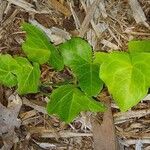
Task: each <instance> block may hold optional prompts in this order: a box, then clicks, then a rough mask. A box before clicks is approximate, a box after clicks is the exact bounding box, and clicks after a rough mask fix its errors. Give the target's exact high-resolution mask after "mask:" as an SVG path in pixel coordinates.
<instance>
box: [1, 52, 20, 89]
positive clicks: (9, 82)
mask: <svg viewBox="0 0 150 150" xmlns="http://www.w3.org/2000/svg"><path fill="white" fill-rule="evenodd" d="M18 67H19V66H18V64H17V62H16V61H15V60H14V59H13V58H12V57H11V56H10V55H8V54H7V55H0V84H2V85H5V86H8V87H13V86H15V85H16V84H17V78H16V76H15V75H14V71H15V70H16V69H17V68H18Z"/></svg>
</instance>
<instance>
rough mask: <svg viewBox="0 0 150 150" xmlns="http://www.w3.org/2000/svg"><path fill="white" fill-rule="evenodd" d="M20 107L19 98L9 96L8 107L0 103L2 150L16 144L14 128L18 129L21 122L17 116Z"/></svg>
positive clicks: (6, 149)
mask: <svg viewBox="0 0 150 150" xmlns="http://www.w3.org/2000/svg"><path fill="white" fill-rule="evenodd" d="M21 106H22V101H21V99H20V97H19V96H18V95H17V96H14V95H11V96H10V97H9V102H8V107H5V106H3V105H2V104H1V103H0V136H2V139H3V144H4V146H3V147H2V149H4V150H9V149H11V147H12V146H13V143H15V142H16V140H17V136H16V135H15V132H14V129H15V127H17V128H19V127H20V124H21V121H20V120H19V119H18V114H19V111H20V108H21Z"/></svg>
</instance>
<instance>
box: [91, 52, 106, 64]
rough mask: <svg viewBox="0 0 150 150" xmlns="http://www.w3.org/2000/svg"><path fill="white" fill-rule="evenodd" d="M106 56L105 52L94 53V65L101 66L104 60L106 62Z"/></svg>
mask: <svg viewBox="0 0 150 150" xmlns="http://www.w3.org/2000/svg"><path fill="white" fill-rule="evenodd" d="M107 57H108V54H107V53H105V52H95V53H94V63H95V64H100V65H101V64H102V63H103V62H104V61H105V60H107Z"/></svg>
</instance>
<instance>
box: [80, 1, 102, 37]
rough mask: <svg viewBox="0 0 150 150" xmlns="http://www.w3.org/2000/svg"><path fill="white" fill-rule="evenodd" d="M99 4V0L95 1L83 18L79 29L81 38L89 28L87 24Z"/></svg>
mask: <svg viewBox="0 0 150 150" xmlns="http://www.w3.org/2000/svg"><path fill="white" fill-rule="evenodd" d="M99 2H100V1H99V0H95V1H94V2H93V3H92V6H91V7H90V8H89V11H88V12H87V15H86V17H85V18H84V21H83V23H82V25H81V28H80V36H81V37H83V36H84V34H85V32H86V30H87V28H88V26H89V23H90V21H91V19H92V18H93V15H94V12H95V10H96V7H97V5H98V3H99Z"/></svg>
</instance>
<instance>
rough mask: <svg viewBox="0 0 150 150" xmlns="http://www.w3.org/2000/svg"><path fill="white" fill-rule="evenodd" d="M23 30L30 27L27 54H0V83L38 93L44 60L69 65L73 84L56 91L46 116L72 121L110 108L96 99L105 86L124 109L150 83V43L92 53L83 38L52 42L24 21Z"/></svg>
mask: <svg viewBox="0 0 150 150" xmlns="http://www.w3.org/2000/svg"><path fill="white" fill-rule="evenodd" d="M22 29H23V30H24V31H26V39H25V42H24V43H23V44H22V50H23V52H24V53H25V55H26V56H27V58H25V57H18V56H14V57H12V56H10V55H8V54H7V55H3V54H2V55H0V84H2V85H5V86H8V87H14V86H17V91H18V93H19V94H28V93H37V92H38V91H39V86H40V74H41V73H40V65H42V64H45V63H46V64H47V65H50V66H52V67H53V68H54V69H56V70H57V71H60V70H63V69H64V66H66V67H68V68H70V69H71V71H72V72H73V75H74V79H75V81H74V84H66V85H62V86H59V87H58V88H56V89H54V90H53V92H52V94H50V95H49V99H50V100H49V102H48V104H47V112H48V114H56V115H58V116H59V117H60V118H61V119H62V120H63V121H65V122H71V121H72V120H73V119H74V118H75V117H76V116H77V115H78V114H79V113H80V112H81V111H93V112H99V111H101V112H103V111H105V110H106V107H105V106H104V105H103V104H102V103H100V102H97V101H95V100H94V99H93V97H97V95H98V94H99V93H100V91H101V90H102V88H103V86H104V85H103V84H105V85H106V86H107V87H108V90H109V92H110V94H111V95H112V97H113V99H114V101H115V102H116V103H117V105H118V106H119V108H120V109H121V110H122V111H126V110H128V109H130V108H131V107H133V106H135V105H136V104H137V103H138V102H139V101H140V100H142V99H143V98H144V97H145V96H146V94H147V92H148V89H149V87H150V41H148V40H147V41H130V42H129V44H128V52H111V53H104V52H95V53H94V52H93V51H92V48H91V46H90V45H89V43H88V42H86V41H85V40H83V39H81V38H77V37H76V38H72V39H70V40H68V41H66V42H64V43H62V44H60V45H58V46H54V45H53V44H52V43H51V42H50V40H49V38H48V37H47V36H46V34H45V33H44V32H43V31H42V30H41V29H39V28H37V27H36V26H33V25H31V24H28V23H23V25H22ZM93 54H94V55H93Z"/></svg>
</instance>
